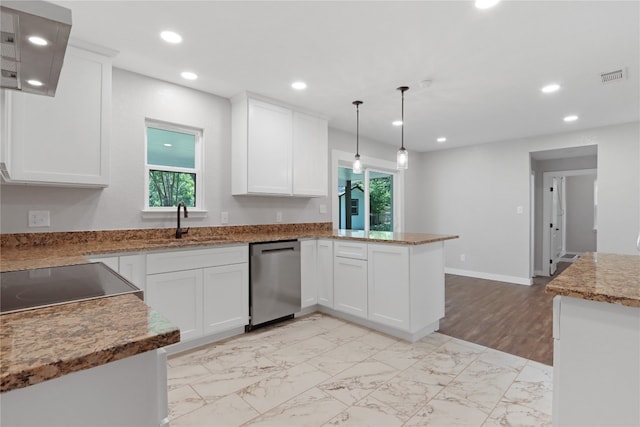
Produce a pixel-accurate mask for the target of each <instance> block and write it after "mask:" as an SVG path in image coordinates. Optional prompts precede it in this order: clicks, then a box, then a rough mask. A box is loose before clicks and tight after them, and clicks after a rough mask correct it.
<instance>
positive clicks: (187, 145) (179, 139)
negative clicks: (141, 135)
mask: <svg viewBox="0 0 640 427" xmlns="http://www.w3.org/2000/svg"><path fill="white" fill-rule="evenodd" d="M146 131H147V152H146V155H147V164H146V170H147V194H148V197H147V201H146V202H147V207H148V208H166V207H175V206H177V205H178V203H180V202H184V203H185V204H186V205H187V206H189V207H199V206H200V205H201V204H202V201H201V200H199V199H200V197H198V194H199V191H198V190H199V185H198V183H199V181H200V178H201V177H200V157H201V156H200V155H199V154H200V153H199V150H201V142H200V140H201V136H202V132H201V131H200V130H194V129H191V128H188V127H181V126H177V125H169V124H166V123H160V122H152V121H147V128H146Z"/></svg>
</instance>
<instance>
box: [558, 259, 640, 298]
mask: <svg viewBox="0 0 640 427" xmlns="http://www.w3.org/2000/svg"><path fill="white" fill-rule="evenodd" d="M546 292H547V293H550V294H555V295H565V296H570V297H575V298H582V299H587V300H593V301H602V302H608V303H615V304H622V305H627V306H630V307H640V256H638V255H617V254H607V253H586V254H584V255H582V256H580V259H578V261H576V262H575V263H573V265H571V266H570V267H569V268H567V269H566V270H565V271H563V272H562V273H560V274H559V275H558V277H556V278H555V279H553V280H552V281H551V282H549V284H548V285H547V287H546Z"/></svg>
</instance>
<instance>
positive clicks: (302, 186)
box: [231, 95, 328, 197]
mask: <svg viewBox="0 0 640 427" xmlns="http://www.w3.org/2000/svg"><path fill="white" fill-rule="evenodd" d="M231 102H232V124H231V132H232V148H231V157H232V174H231V177H232V179H231V190H232V194H234V195H262V196H264V195H271V196H306V197H316V196H326V195H327V192H328V188H327V186H328V182H327V173H328V172H327V169H328V130H327V129H328V127H327V126H328V125H327V121H326V120H324V119H321V118H318V117H315V116H312V115H309V114H303V113H300V112H297V111H294V110H292V109H291V108H289V107H287V106H284V105H278V104H276V103H274V102H271V101H266V100H263V99H256V98H254V97H251V96H247V95H241V96H239V97H236V98H234V99H233V100H232V101H231Z"/></svg>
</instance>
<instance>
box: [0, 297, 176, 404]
mask: <svg viewBox="0 0 640 427" xmlns="http://www.w3.org/2000/svg"><path fill="white" fill-rule="evenodd" d="M179 341H180V331H179V330H178V328H177V327H175V326H173V325H172V324H170V323H169V322H168V321H167V320H166V319H165V318H164V317H162V315H160V314H159V313H158V312H156V311H154V310H153V309H151V308H150V307H148V306H147V305H146V304H144V302H142V301H141V300H140V299H139V298H138V297H136V296H135V295H133V294H126V295H118V296H113V297H106V298H100V299H95V300H90V301H81V302H74V303H68V304H62V305H58V306H53V307H44V308H39V309H34V310H26V311H21V312H17V313H9V314H3V315H2V316H0V350H1V356H0V392H5V391H9V390H14V389H18V388H22V387H27V386H30V385H33V384H37V383H40V382H43V381H46V380H50V379H53V378H57V377H60V376H62V375H66V374H69V373H71V372H76V371H80V370H83V369H88V368H92V367H94V366H98V365H103V364H105V363H108V362H112V361H115V360H119V359H124V358H126V357H130V356H134V355H136V354H139V353H143V352H145V351H150V350H155V349H157V348H160V347H164V346H166V345H169V344H173V343H177V342H179Z"/></svg>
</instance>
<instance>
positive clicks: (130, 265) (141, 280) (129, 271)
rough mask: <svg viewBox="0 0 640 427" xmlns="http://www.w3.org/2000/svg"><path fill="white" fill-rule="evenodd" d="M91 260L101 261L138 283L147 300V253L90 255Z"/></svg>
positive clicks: (132, 281) (135, 283)
mask: <svg viewBox="0 0 640 427" xmlns="http://www.w3.org/2000/svg"><path fill="white" fill-rule="evenodd" d="M89 261H91V262H101V263H103V264H105V265H106V266H107V267H109V268H110V269H112V270H113V271H115V272H117V273H119V274H120V275H121V276H122V277H124V278H125V279H127V280H128V281H130V282H131V283H133V284H134V285H136V286H137V287H138V288H140V289H141V290H142V291H143V293H144V298H145V300H146V298H147V295H146V278H147V277H146V255H145V254H133V255H121V256H117V255H97V256H91V257H89Z"/></svg>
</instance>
